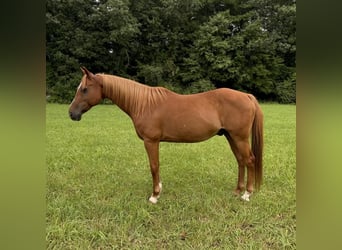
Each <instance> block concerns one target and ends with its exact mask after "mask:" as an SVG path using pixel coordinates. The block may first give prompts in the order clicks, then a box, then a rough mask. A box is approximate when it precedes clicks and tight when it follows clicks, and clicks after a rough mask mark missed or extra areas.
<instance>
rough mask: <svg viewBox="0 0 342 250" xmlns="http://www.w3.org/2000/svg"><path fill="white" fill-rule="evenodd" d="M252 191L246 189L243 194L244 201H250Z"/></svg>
mask: <svg viewBox="0 0 342 250" xmlns="http://www.w3.org/2000/svg"><path fill="white" fill-rule="evenodd" d="M251 194H252V193H250V192H248V191H245V193H244V194H243V195H242V196H241V199H243V200H244V201H249V197H250V196H251Z"/></svg>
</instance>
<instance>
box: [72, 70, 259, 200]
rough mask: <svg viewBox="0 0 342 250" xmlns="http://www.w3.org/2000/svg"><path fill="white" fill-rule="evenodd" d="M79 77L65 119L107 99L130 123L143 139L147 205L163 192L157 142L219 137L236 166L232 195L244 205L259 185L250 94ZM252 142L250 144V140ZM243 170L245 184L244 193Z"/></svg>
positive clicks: (255, 126)
mask: <svg viewBox="0 0 342 250" xmlns="http://www.w3.org/2000/svg"><path fill="white" fill-rule="evenodd" d="M81 70H82V72H83V77H82V80H81V83H80V84H79V86H78V88H77V92H76V95H75V97H74V99H73V101H72V103H71V104H70V108H69V115H70V118H71V119H72V120H75V121H79V120H81V116H82V114H83V113H85V112H86V111H88V110H89V109H90V108H91V107H92V106H94V105H97V104H99V103H100V102H101V100H102V99H104V98H108V99H111V100H112V101H113V103H115V104H116V105H117V106H118V107H119V108H120V109H121V110H123V111H124V112H125V113H127V114H128V115H129V116H130V118H131V119H132V121H133V124H134V127H135V130H136V133H137V135H138V136H139V138H140V139H142V140H143V141H144V145H145V149H146V152H147V155H148V159H149V163H150V168H151V174H152V178H153V192H152V195H151V197H150V198H149V201H150V202H152V203H157V201H158V198H159V196H160V192H161V190H162V184H161V181H160V177H159V143H160V142H200V141H204V140H207V139H209V138H211V137H212V136H214V135H224V136H225V137H226V138H227V140H228V142H229V144H230V147H231V149H232V151H233V153H234V156H235V157H236V160H237V163H238V181H237V187H236V189H235V194H237V195H239V194H241V192H243V191H245V192H244V193H243V195H242V196H241V198H242V199H244V200H246V201H249V197H250V195H251V194H252V192H253V191H254V188H253V186H254V184H255V186H256V189H259V187H260V185H261V181H262V151H263V114H262V111H261V109H260V106H259V104H258V102H257V100H256V99H255V97H254V96H253V95H251V94H246V93H243V92H239V91H236V90H232V89H228V88H220V89H216V90H211V91H208V92H203V93H199V94H192V95H180V94H176V93H174V92H172V91H170V90H168V89H165V88H162V87H149V86H146V85H143V84H140V83H137V82H135V81H132V80H128V79H125V78H121V77H118V76H113V75H108V74H93V73H91V72H90V71H88V70H87V69H86V68H84V67H81ZM250 136H251V138H252V143H251V144H252V146H250V143H249V139H250ZM245 167H247V186H246V190H245V181H244V179H245Z"/></svg>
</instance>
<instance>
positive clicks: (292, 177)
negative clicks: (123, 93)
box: [46, 104, 296, 250]
mask: <svg viewBox="0 0 342 250" xmlns="http://www.w3.org/2000/svg"><path fill="white" fill-rule="evenodd" d="M261 107H262V110H263V112H264V116H265V131H266V133H265V150H264V152H265V153H264V182H263V185H262V186H261V189H260V191H259V192H256V193H255V194H254V195H253V196H252V197H251V201H250V202H244V201H241V200H240V199H239V198H237V197H235V196H234V195H233V194H232V191H233V189H234V188H235V185H236V180H237V164H236V160H235V158H234V156H233V153H232V152H231V150H230V147H229V145H228V143H227V140H225V138H224V137H220V136H215V137H213V138H211V139H210V140H207V141H205V142H202V143H191V144H188V143H161V145H160V161H161V167H160V170H161V178H162V181H163V193H162V194H161V197H160V199H159V201H158V203H157V204H156V205H152V204H150V203H149V202H148V201H147V198H148V196H149V195H150V194H151V191H152V178H151V174H150V170H149V166H148V159H147V156H146V153H145V149H144V145H143V142H142V141H141V140H140V139H138V137H137V135H136V133H135V131H134V127H133V124H132V122H131V121H130V119H129V118H128V116H127V115H126V114H124V113H123V112H122V111H120V110H119V109H118V108H117V107H116V106H110V105H100V106H97V107H94V108H93V109H92V110H90V111H89V112H88V113H86V114H84V116H83V118H82V121H80V122H74V121H71V120H70V119H69V117H68V114H67V110H68V106H67V105H58V104H48V105H47V106H46V166H47V174H46V185H47V189H46V247H47V249H148V250H149V249H296V107H295V106H294V105H279V104H262V105H261Z"/></svg>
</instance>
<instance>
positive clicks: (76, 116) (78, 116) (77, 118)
mask: <svg viewBox="0 0 342 250" xmlns="http://www.w3.org/2000/svg"><path fill="white" fill-rule="evenodd" d="M69 116H70V118H71V120H73V121H80V120H81V118H82V113H73V112H71V111H69Z"/></svg>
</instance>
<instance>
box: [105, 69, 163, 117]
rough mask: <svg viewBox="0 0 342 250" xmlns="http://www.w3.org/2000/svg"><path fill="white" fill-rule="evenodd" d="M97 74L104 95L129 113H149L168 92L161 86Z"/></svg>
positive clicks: (137, 114)
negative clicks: (100, 80)
mask: <svg viewBox="0 0 342 250" xmlns="http://www.w3.org/2000/svg"><path fill="white" fill-rule="evenodd" d="M98 75H100V76H101V77H102V84H103V94H104V96H105V97H107V98H109V99H111V100H112V101H113V102H114V103H115V104H116V105H118V106H119V107H120V108H121V109H123V110H124V111H125V112H127V113H128V114H130V115H135V116H141V115H143V114H146V113H151V111H152V110H153V109H154V108H155V107H156V106H158V105H159V104H160V103H161V102H162V101H163V100H165V98H166V96H167V94H168V93H170V90H167V89H165V88H163V87H150V86H147V85H144V84H141V83H138V82H136V81H133V80H129V79H126V78H122V77H119V76H115V75H107V74H98Z"/></svg>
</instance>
